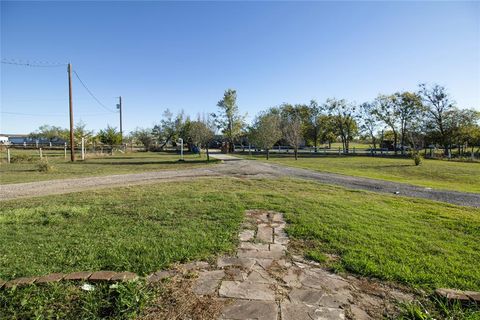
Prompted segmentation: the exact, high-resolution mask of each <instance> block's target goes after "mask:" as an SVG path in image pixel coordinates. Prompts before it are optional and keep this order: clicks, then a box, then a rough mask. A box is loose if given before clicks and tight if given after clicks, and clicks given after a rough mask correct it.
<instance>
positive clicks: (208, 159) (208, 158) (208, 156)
mask: <svg viewBox="0 0 480 320" xmlns="http://www.w3.org/2000/svg"><path fill="white" fill-rule="evenodd" d="M205 150H206V151H207V162H208V161H210V153H209V152H208V143H207V146H206V147H205Z"/></svg>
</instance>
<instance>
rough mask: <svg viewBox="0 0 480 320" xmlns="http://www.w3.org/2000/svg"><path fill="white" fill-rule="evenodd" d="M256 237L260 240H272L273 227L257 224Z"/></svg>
mask: <svg viewBox="0 0 480 320" xmlns="http://www.w3.org/2000/svg"><path fill="white" fill-rule="evenodd" d="M257 239H258V240H259V241H262V242H267V243H272V242H273V229H272V227H270V226H269V225H267V224H259V225H258V230H257Z"/></svg>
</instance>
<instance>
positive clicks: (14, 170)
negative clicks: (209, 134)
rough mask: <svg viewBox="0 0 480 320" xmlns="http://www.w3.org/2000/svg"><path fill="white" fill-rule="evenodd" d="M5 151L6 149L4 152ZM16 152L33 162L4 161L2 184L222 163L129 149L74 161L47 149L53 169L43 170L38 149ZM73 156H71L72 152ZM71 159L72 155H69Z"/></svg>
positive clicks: (1, 169) (203, 156)
mask: <svg viewBox="0 0 480 320" xmlns="http://www.w3.org/2000/svg"><path fill="white" fill-rule="evenodd" d="M3 153H4V152H3ZM15 155H29V156H31V157H32V159H33V161H32V162H24V163H10V164H7V163H6V162H2V163H1V164H0V183H1V184H8V183H22V182H33V181H44V180H52V179H65V178H83V177H92V176H105V175H111V174H128V173H140V172H146V171H160V170H176V169H190V168H197V167H201V166H205V165H209V164H215V163H218V161H217V160H215V159H213V158H210V162H207V161H206V160H207V158H206V156H205V155H204V154H202V156H201V157H200V156H198V155H193V154H185V157H184V158H185V161H184V162H179V161H178V160H179V159H180V155H178V154H176V153H175V152H128V153H126V154H121V153H118V152H117V153H115V154H114V155H113V156H110V155H106V154H105V155H103V156H100V155H96V156H94V155H88V157H87V159H86V160H85V161H82V160H80V159H81V158H80V155H77V161H76V162H73V163H72V162H70V161H69V160H65V159H64V157H63V151H62V152H61V153H59V151H52V150H50V151H43V155H44V157H46V158H47V159H48V162H49V163H50V164H51V165H52V166H53V170H52V171H51V172H40V171H39V170H38V161H39V160H40V158H39V155H38V152H37V151H34V150H27V151H23V150H12V158H13V157H15ZM68 156H69V155H68ZM68 159H70V158H68Z"/></svg>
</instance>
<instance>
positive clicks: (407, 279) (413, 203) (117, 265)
mask: <svg viewBox="0 0 480 320" xmlns="http://www.w3.org/2000/svg"><path fill="white" fill-rule="evenodd" d="M249 208H265V209H273V210H280V211H284V212H286V218H287V220H288V222H289V223H290V225H289V228H288V232H289V234H290V235H291V237H292V238H293V239H295V240H298V241H305V243H306V244H307V246H306V247H305V254H306V255H308V256H311V257H317V259H318V257H323V254H325V253H334V254H338V255H339V256H340V257H341V259H340V260H339V261H338V262H335V263H334V264H333V265H332V267H334V268H337V269H339V270H348V271H352V272H354V273H358V274H362V275H367V276H374V277H378V278H381V279H387V280H393V281H397V282H401V283H406V284H408V285H411V286H419V287H423V288H435V287H453V288H459V289H470V290H480V268H478V267H479V263H478V261H480V243H479V241H478V239H479V238H480V210H479V209H474V208H464V207H458V206H454V205H449V204H444V203H438V202H431V201H427V200H419V199H411V198H402V197H398V196H397V197H393V196H387V195H379V194H374V193H368V192H364V191H350V190H346V189H342V188H340V187H333V186H325V185H322V184H318V183H315V182H306V181H300V180H271V181H270V180H259V181H255V180H237V179H215V180H211V179H201V180H198V181H196V182H175V183H162V184H156V185H149V186H142V187H138V186H136V187H122V188H115V189H104V190H98V191H89V192H80V193H75V194H72V195H70V196H68V197H66V196H64V195H58V196H49V197H42V198H32V199H24V200H14V201H6V202H2V208H1V209H0V238H1V239H2V242H1V244H0V252H2V255H1V259H0V278H3V279H11V278H14V277H19V276H28V275H41V274H46V273H49V272H68V271H73V270H99V269H107V270H109V269H111V270H129V271H134V272H138V273H140V274H146V273H149V272H152V271H155V270H158V269H160V268H164V267H167V266H168V265H169V264H171V263H174V262H184V261H188V260H192V259H208V258H211V257H212V256H215V255H217V254H220V253H224V252H227V251H229V250H232V249H233V248H234V246H235V244H236V239H237V237H236V233H237V231H238V228H239V226H240V223H241V221H242V219H243V211H244V210H245V209H249ZM320 260H321V258H320Z"/></svg>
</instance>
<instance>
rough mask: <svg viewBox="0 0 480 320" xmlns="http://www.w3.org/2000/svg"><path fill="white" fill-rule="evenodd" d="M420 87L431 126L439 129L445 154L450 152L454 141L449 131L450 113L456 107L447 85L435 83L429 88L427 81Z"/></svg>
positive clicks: (420, 93)
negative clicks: (446, 87) (451, 99)
mask: <svg viewBox="0 0 480 320" xmlns="http://www.w3.org/2000/svg"><path fill="white" fill-rule="evenodd" d="M419 87H420V89H419V92H418V94H419V95H420V97H421V98H422V100H423V102H424V104H425V106H426V107H427V113H428V114H429V116H430V118H429V119H428V121H429V122H430V127H431V128H432V129H433V130H434V131H437V133H438V137H439V142H440V144H442V145H443V147H444V154H448V152H449V148H450V145H451V143H452V142H451V138H450V136H449V132H448V131H449V130H448V118H449V117H448V114H449V111H451V110H452V109H453V108H454V105H453V102H452V101H450V97H449V95H448V93H447V91H446V89H445V87H442V86H440V85H438V84H435V85H433V86H431V87H430V88H429V87H427V85H426V84H425V83H422V84H420V85H419Z"/></svg>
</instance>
